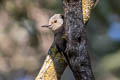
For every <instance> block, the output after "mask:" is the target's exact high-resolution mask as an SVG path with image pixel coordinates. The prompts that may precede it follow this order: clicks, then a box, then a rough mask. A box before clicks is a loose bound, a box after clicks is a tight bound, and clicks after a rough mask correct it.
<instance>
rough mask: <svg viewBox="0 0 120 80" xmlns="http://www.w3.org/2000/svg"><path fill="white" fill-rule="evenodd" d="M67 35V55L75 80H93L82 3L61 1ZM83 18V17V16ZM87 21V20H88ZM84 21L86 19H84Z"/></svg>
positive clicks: (75, 0) (67, 0) (69, 0)
mask: <svg viewBox="0 0 120 80" xmlns="http://www.w3.org/2000/svg"><path fill="white" fill-rule="evenodd" d="M63 5H64V16H65V25H64V26H65V27H66V35H67V39H68V40H67V50H66V51H67V53H68V54H67V55H68V58H69V61H70V64H71V69H72V71H73V74H74V76H75V79H76V80H94V76H93V73H92V69H91V63H90V59H89V55H88V51H87V39H86V29H85V25H84V22H83V14H82V13H83V12H82V1H81V0H63ZM84 17H85V16H84ZM88 19H89V18H88ZM84 20H86V19H84Z"/></svg>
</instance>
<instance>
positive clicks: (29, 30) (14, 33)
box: [0, 0, 120, 80]
mask: <svg viewBox="0 0 120 80" xmlns="http://www.w3.org/2000/svg"><path fill="white" fill-rule="evenodd" d="M54 13H63V9H62V4H61V0H0V80H34V78H35V77H36V76H37V74H38V72H39V70H40V68H41V65H42V64H43V62H44V59H45V56H46V55H47V51H48V49H49V47H50V45H51V43H52V41H53V34H52V33H51V31H50V30H48V29H46V28H41V27H40V26H41V25H43V24H47V23H48V19H49V17H50V16H52V15H53V14H54ZM87 30H88V31H87V32H88V45H89V52H90V55H91V60H92V68H93V72H94V75H95V78H96V80H120V0H100V1H99V3H98V5H97V6H96V8H95V9H94V10H93V12H92V14H91V19H90V21H89V23H88V27H87ZM62 80H74V78H73V75H72V72H71V71H70V69H69V68H67V69H66V71H65V73H64V75H63V76H62Z"/></svg>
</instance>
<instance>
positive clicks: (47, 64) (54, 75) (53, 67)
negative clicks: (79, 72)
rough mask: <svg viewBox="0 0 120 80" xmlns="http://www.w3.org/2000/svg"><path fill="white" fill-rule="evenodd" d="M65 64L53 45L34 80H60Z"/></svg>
mask: <svg viewBox="0 0 120 80" xmlns="http://www.w3.org/2000/svg"><path fill="white" fill-rule="evenodd" d="M66 67H67V63H66V62H65V60H64V57H63V56H62V55H61V54H60V53H59V52H58V50H57V49H56V46H55V44H54V43H53V44H52V46H51V48H50V49H49V52H48V55H47V57H46V59H45V61H44V64H43V66H42V68H41V70H40V72H39V74H38V76H37V77H36V79H35V80H60V79H61V76H62V74H63V72H64V70H65V69H66Z"/></svg>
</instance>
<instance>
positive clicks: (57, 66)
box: [35, 0, 95, 80]
mask: <svg viewBox="0 0 120 80" xmlns="http://www.w3.org/2000/svg"><path fill="white" fill-rule="evenodd" d="M74 1H75V2H76V1H79V0H73V1H72V2H74ZM67 3H69V0H68V2H66V1H65V0H64V6H65V10H67V8H68V9H69V8H70V7H69V6H70V5H71V4H70V5H68V6H67ZM73 4H74V5H79V6H78V7H80V8H78V9H80V11H79V12H81V13H83V20H84V24H87V22H88V20H89V18H90V13H91V9H92V8H93V6H94V4H95V0H82V9H83V12H82V11H81V6H80V5H81V3H80V4H79V3H77V4H76V3H73ZM71 7H72V6H71ZM74 8H75V7H74ZM71 10H72V8H71ZM68 11H69V10H68ZM74 11H75V10H74ZM74 13H76V14H77V15H78V16H79V19H76V20H78V21H81V20H82V18H81V17H82V15H81V13H78V12H76V11H75V12H74ZM67 14H68V12H65V15H67ZM71 16H74V14H72V15H71ZM71 16H70V18H72V17H71ZM80 16H81V17H80ZM67 17H69V16H66V19H68V22H69V18H67ZM76 17H77V16H76ZM73 19H74V18H73ZM66 23H67V21H66ZM74 24H75V25H74ZM77 24H78V22H75V23H74V22H72V25H71V27H72V26H73V27H75V26H76V25H77ZM81 24H82V27H80V23H79V25H78V26H77V27H79V28H78V29H79V30H81V31H80V32H79V33H78V34H80V39H78V41H77V43H78V42H79V45H80V46H79V45H78V46H79V47H81V48H80V49H82V48H83V46H85V47H84V49H83V51H82V53H81V54H79V55H80V56H81V59H82V61H83V67H81V68H80V69H81V70H83V71H81V73H80V76H83V78H82V77H81V80H94V78H93V75H92V72H91V67H90V62H89V61H88V60H89V59H88V58H89V56H88V52H87V50H86V35H85V34H84V33H85V32H84V31H85V28H84V25H83V22H82V21H81ZM66 26H68V24H66ZM68 27H69V26H68ZM78 29H77V30H78ZM77 30H76V31H77ZM71 34H72V33H71ZM75 34H76V33H74V34H73V35H75ZM81 34H82V35H81ZM84 37H85V38H84ZM79 52H81V51H79ZM48 53H49V55H48V56H47V57H46V59H45V61H44V64H43V66H42V68H41V70H40V72H39V74H38V76H37V77H36V79H35V80H60V79H61V76H62V73H63V72H64V70H65V69H66V66H67V64H66V63H65V60H64V58H63V56H61V55H60V53H59V52H58V51H57V49H56V46H55V44H54V43H53V45H52V46H51V48H50V49H49V52H48ZM56 53H57V56H55V54H56ZM83 53H85V54H83ZM80 56H78V58H79V57H80ZM82 56H84V57H82ZM86 58H87V59H86ZM84 59H85V60H87V61H84ZM73 61H74V60H73ZM82 61H80V64H82ZM84 62H85V63H86V62H88V64H89V65H88V64H87V65H86V66H85V65H84V64H85V63H84ZM86 70H87V71H86ZM87 72H88V75H86V73H87ZM81 74H82V75H81ZM89 74H90V75H89ZM85 77H87V78H85ZM84 78H85V79H84ZM88 78H90V79H88ZM76 80H77V79H76ZM78 80H79V79H78Z"/></svg>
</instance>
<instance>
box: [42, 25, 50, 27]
mask: <svg viewBox="0 0 120 80" xmlns="http://www.w3.org/2000/svg"><path fill="white" fill-rule="evenodd" d="M49 26H51V25H42V26H41V27H49Z"/></svg>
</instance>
